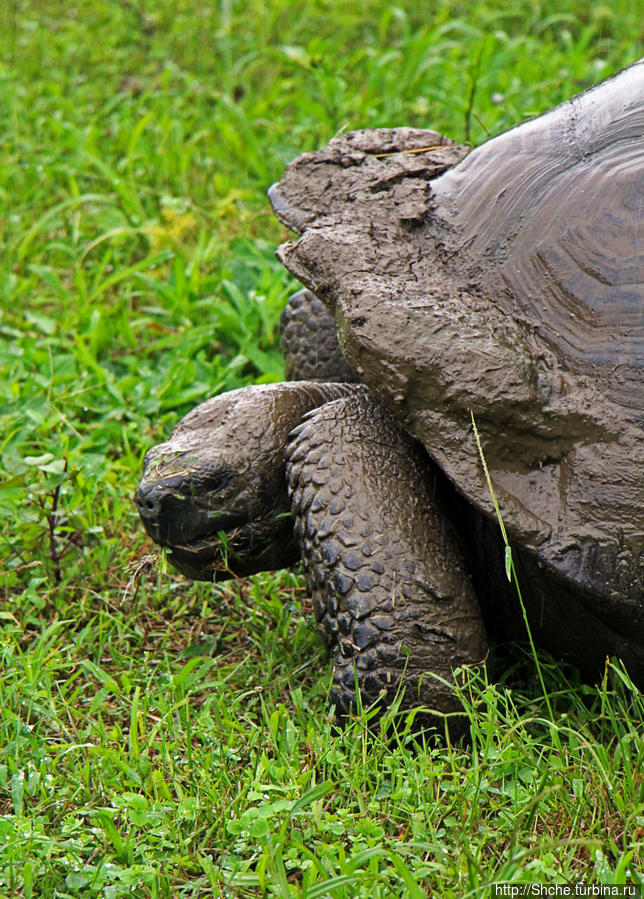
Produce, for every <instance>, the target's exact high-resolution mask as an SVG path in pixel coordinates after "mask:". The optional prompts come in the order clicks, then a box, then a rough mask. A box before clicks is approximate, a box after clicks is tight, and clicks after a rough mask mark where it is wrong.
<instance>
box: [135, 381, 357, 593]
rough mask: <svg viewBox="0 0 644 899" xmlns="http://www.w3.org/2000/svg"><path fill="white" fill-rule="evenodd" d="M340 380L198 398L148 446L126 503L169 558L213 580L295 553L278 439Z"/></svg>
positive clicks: (282, 563) (283, 562) (287, 561)
mask: <svg viewBox="0 0 644 899" xmlns="http://www.w3.org/2000/svg"><path fill="white" fill-rule="evenodd" d="M329 388H331V389H329ZM341 389H342V388H341V385H336V386H335V387H334V388H332V387H331V385H322V384H314V383H310V382H300V383H298V384H291V383H286V384H266V385H258V386H252V387H244V388H241V389H239V390H233V391H231V392H229V393H224V394H222V395H221V396H217V397H214V398H213V399H210V400H208V401H207V402H205V403H202V405H200V406H197V408H196V409H193V410H192V412H190V413H189V414H188V415H186V417H185V418H184V419H182V421H181V422H179V424H178V425H177V427H176V428H175V430H174V431H173V433H172V435H171V436H170V439H169V440H168V441H167V442H166V443H162V444H159V445H158V446H155V447H153V448H152V449H151V450H150V451H149V452H148V453H147V455H146V458H145V463H144V472H143V478H142V480H141V483H140V484H139V487H138V489H137V491H136V494H135V498H134V499H135V503H136V506H137V508H138V511H139V514H140V515H141V518H142V520H143V524H144V525H145V528H146V530H147V532H148V534H149V535H150V536H151V537H152V539H153V540H154V541H155V542H156V543H158V544H159V545H160V546H163V547H167V548H168V549H169V550H170V561H171V562H172V564H173V565H174V566H175V567H176V568H178V569H179V570H180V571H181V572H182V573H183V574H185V575H186V576H187V577H190V578H194V579H196V580H208V581H212V580H215V581H217V580H226V579H227V578H231V577H245V576H246V575H249V574H254V573H256V572H258V571H264V570H272V569H275V568H283V567H286V566H288V565H292V564H294V563H295V562H296V561H297V560H298V558H299V550H298V547H297V543H296V540H295V537H294V535H293V526H292V523H291V516H290V503H289V500H288V496H287V491H286V480H285V474H284V459H283V454H284V449H285V447H286V445H287V442H288V435H289V433H290V432H291V430H292V429H293V428H294V427H295V426H296V425H297V424H299V422H300V421H301V419H302V416H303V415H304V414H305V413H306V412H308V411H309V410H310V409H312V408H316V407H317V406H319V405H321V404H322V403H324V402H326V401H327V400H328V399H332V398H334V396H335V395H336V392H337V395H341V393H340V391H341Z"/></svg>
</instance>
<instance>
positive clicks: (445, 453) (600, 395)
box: [269, 61, 644, 670]
mask: <svg viewBox="0 0 644 899" xmlns="http://www.w3.org/2000/svg"><path fill="white" fill-rule="evenodd" d="M466 152H467V151H466V150H465V149H464V148H462V147H457V146H456V145H454V144H452V143H451V142H450V141H447V140H446V139H445V138H443V137H442V136H441V135H438V134H436V133H435V132H422V131H417V130H414V129H405V128H401V129H392V130H385V129H381V130H370V131H362V132H353V133H349V134H346V135H343V136H341V137H339V138H335V139H334V140H332V141H331V142H330V144H329V145H328V146H327V147H325V148H324V149H323V150H320V151H318V152H316V153H311V154H305V155H304V156H302V157H300V158H299V159H297V160H295V161H294V162H293V163H291V165H290V166H289V167H288V169H287V171H286V173H285V175H284V177H283V179H282V180H281V181H280V182H279V184H277V185H275V186H274V187H273V188H272V189H271V191H270V192H269V196H270V199H271V202H272V204H273V207H274V210H275V212H276V214H277V216H278V218H280V220H281V221H283V222H284V223H285V224H286V225H288V226H289V227H290V228H292V229H293V230H295V231H296V232H298V233H299V234H300V235H301V236H300V238H299V240H297V241H294V242H290V243H287V244H285V245H283V246H282V247H281V248H280V250H279V256H280V258H281V259H282V260H283V262H284V263H285V265H286V266H287V267H288V268H289V269H290V270H291V271H292V272H293V274H294V275H295V276H296V277H297V278H298V279H299V280H300V281H301V282H302V283H304V284H305V285H306V286H307V287H308V288H310V289H311V290H312V291H313V292H314V293H316V294H317V295H318V296H319V297H320V298H321V299H322V300H323V301H324V302H325V303H326V304H327V305H328V306H329V308H330V309H332V310H333V311H334V313H335V317H336V322H337V326H338V334H339V338H340V343H341V345H342V349H343V352H344V353H345V355H346V357H347V359H348V360H349V362H350V364H351V366H352V367H353V369H354V370H355V371H357V373H358V375H359V376H360V378H361V379H362V380H363V381H364V382H365V383H366V384H367V385H368V386H369V387H370V388H371V389H372V391H373V392H374V393H375V394H376V395H377V396H378V397H379V398H380V399H381V401H382V402H383V403H384V404H385V405H386V406H387V407H388V408H389V409H390V410H391V411H392V412H393V413H394V414H395V415H396V416H397V417H398V419H399V420H400V421H401V422H402V423H403V425H404V427H405V428H406V429H407V430H408V431H409V432H410V433H411V434H412V435H413V436H415V437H417V438H418V439H419V440H420V441H421V442H422V443H423V444H424V446H425V447H426V449H427V451H428V453H429V454H430V456H431V457H432V458H433V459H434V460H435V462H436V463H437V464H438V465H439V466H440V468H442V470H443V471H444V472H445V473H446V474H447V476H448V478H449V479H450V480H451V481H452V482H453V484H454V485H455V486H456V488H457V490H458V491H459V492H460V493H461V495H462V496H463V497H464V498H465V500H466V501H467V506H468V507H469V508H471V509H472V510H474V514H475V517H476V515H480V513H482V516H481V517H482V518H483V519H484V520H487V521H488V522H489V520H490V517H491V516H492V515H493V505H492V501H491V498H490V493H489V490H488V487H487V483H486V480H485V476H484V474H483V471H482V466H481V463H480V459H479V456H478V453H477V449H476V445H475V441H474V435H473V428H472V416H473V417H474V419H475V421H476V424H477V426H478V430H479V432H480V434H481V439H482V445H483V451H484V454H485V458H486V461H487V465H488V468H489V471H490V475H491V479H492V484H493V487H494V491H495V494H496V496H497V498H498V501H499V504H500V507H501V512H502V515H503V518H504V521H505V524H506V527H507V529H508V532H509V534H510V538H511V541H512V542H513V543H514V546H515V547H516V550H517V558H518V561H519V565H520V567H522V569H523V571H524V577H525V578H526V580H527V582H528V585H527V592H528V594H530V595H531V597H532V600H531V603H532V608H533V615H534V616H536V617H537V618H539V619H540V621H541V625H542V626H543V627H544V628H546V629H547V628H548V626H549V625H548V622H547V621H546V619H548V618H550V617H553V618H555V619H557V623H556V627H555V626H554V625H553V627H555V630H556V631H557V634H559V636H557V634H555V637H554V638H553V639H554V642H555V643H557V642H559V643H560V644H561V643H562V642H565V641H566V640H571V639H574V637H573V636H572V634H573V632H579V639H580V641H582V642H588V640H589V636H588V633H589V631H590V630H592V628H593V627H595V629H598V628H599V629H601V627H602V626H603V625H602V624H601V622H604V624H605V626H606V627H615V628H617V630H618V631H619V632H620V634H621V638H622V639H623V644H624V646H626V649H623V647H622V649H623V651H622V652H621V654H622V656H626V657H627V656H628V655H629V650H628V646H629V645H630V646H631V650H632V652H631V655H635V656H637V658H638V664H639V665H640V666H641V667H642V670H644V653H643V651H642V645H644V427H643V426H644V240H643V239H642V238H643V236H644V235H643V230H644V214H643V213H644V61H640V62H639V63H636V64H635V65H633V66H631V67H629V68H627V69H625V70H624V71H622V72H621V73H619V74H618V75H616V76H614V77H613V78H611V79H609V80H607V81H605V82H603V83H602V84H600V85H598V86H597V87H595V88H593V89H591V90H589V91H587V92H586V93H583V94H581V95H580V96H578V97H575V98H573V99H572V100H569V101H567V102H566V103H564V104H562V105H561V106H558V107H557V108H556V109H554V110H552V111H550V112H548V113H546V114H545V115H543V116H541V117H539V118H536V119H534V120H531V121H527V122H525V123H523V124H521V125H519V126H517V127H515V128H513V129H511V130H510V131H508V132H506V133H505V134H501V135H500V136H498V137H495V138H493V139H491V140H489V141H488V142H486V143H485V144H483V145H482V146H480V147H478V148H477V149H475V150H473V151H472V152H470V153H468V154H467V155H465V154H466ZM465 514H467V513H465ZM486 527H487V525H485V524H483V525H481V524H480V523H478V524H475V525H472V526H471V527H470V531H471V541H472V542H473V543H474V544H475V546H474V550H473V552H474V554H475V555H476V554H477V552H478V553H479V559H478V564H479V567H480V566H481V565H484V564H485V558H484V556H485V554H486V552H487V550H484V551H480V550H477V546H479V547H480V546H481V545H483V546H486V545H487V541H486V540H483V539H481V536H480V535H481V533H482V531H484V530H485V529H486ZM477 535H478V536H477ZM492 567H494V566H492ZM490 589H492V588H490ZM544 609H546V612H545V613H544ZM584 615H587V616H590V618H589V623H588V626H587V627H586V626H585V623H584ZM590 619H592V621H591V620H590ZM544 622H545V623H544ZM598 622H600V623H598ZM562 635H563V636H562ZM547 642H548V641H546V643H547ZM550 642H551V643H552V642H553V641H550ZM620 645H621V644H620Z"/></svg>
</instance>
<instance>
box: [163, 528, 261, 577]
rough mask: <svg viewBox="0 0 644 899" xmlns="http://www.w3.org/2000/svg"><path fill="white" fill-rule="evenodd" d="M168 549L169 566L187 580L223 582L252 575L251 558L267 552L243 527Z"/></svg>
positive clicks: (254, 569) (252, 562) (253, 569)
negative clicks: (187, 578)
mask: <svg viewBox="0 0 644 899" xmlns="http://www.w3.org/2000/svg"><path fill="white" fill-rule="evenodd" d="M167 549H168V551H169V557H170V562H171V563H172V565H173V566H174V567H175V568H177V569H178V570H179V571H180V572H181V573H182V574H184V575H185V576H186V577H189V578H192V579H193V580H200V581H223V580H227V579H229V578H235V577H245V576H246V575H247V574H249V573H250V574H252V573H254V572H255V571H256V570H257V569H256V566H255V564H254V559H256V558H257V557H258V556H261V555H262V554H263V553H264V552H265V551H266V546H265V545H262V544H259V543H258V542H257V541H253V540H252V539H251V535H249V534H247V533H245V529H244V528H235V529H234V530H232V531H228V532H226V533H224V532H222V531H219V532H217V533H216V534H209V535H208V536H201V537H196V538H195V539H194V540H188V541H185V542H182V543H173V544H172V545H170V546H168V547H167Z"/></svg>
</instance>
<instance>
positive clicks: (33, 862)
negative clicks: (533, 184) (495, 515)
mask: <svg viewBox="0 0 644 899" xmlns="http://www.w3.org/2000/svg"><path fill="white" fill-rule="evenodd" d="M642 21H644V17H643V16H642V9H641V4H638V3H633V2H630V0H629V2H626V0H614V2H612V3H611V4H594V5H593V6H592V7H591V6H590V5H589V4H585V3H582V2H580V0H557V3H554V2H549V0H517V2H516V3H515V4H514V5H512V6H503V7H502V6H501V5H500V4H495V3H492V2H482V0H475V2H472V3H468V4H465V3H458V2H447V0H437V2H435V3H434V4H432V5H431V6H429V5H427V6H426V5H421V4H412V3H410V2H406V0H405V2H401V3H399V4H398V5H397V6H392V5H391V4H389V3H385V2H383V0H362V2H360V3H358V4H355V5H353V6H347V5H346V4H344V3H340V2H337V0H325V2H322V0H316V2H314V3H312V4H309V5H307V9H306V15H302V7H301V4H296V3H295V2H294V0H272V2H269V3H267V2H258V0H248V2H246V3H245V4H240V3H236V2H234V0H221V3H219V4H209V5H208V4H198V3H195V2H194V0H175V2H172V3H170V2H169V0H158V2H156V3H155V4H151V3H146V2H145V0H121V2H105V0H102V2H101V0H94V2H92V3H89V2H87V0H77V2H75V3H74V4H69V3H63V2H61V0H48V2H47V3H43V2H38V0H7V2H6V3H5V4H4V5H3V7H2V10H1V11H0V25H1V31H0V233H1V240H2V246H3V254H2V258H1V259H0V330H1V332H2V342H1V343H0V372H1V378H0V394H1V397H0V421H1V427H0V468H1V477H2V483H1V484H0V500H1V502H2V513H3V514H2V518H3V522H2V531H1V533H0V540H1V542H0V558H1V559H2V567H1V575H0V577H1V584H2V600H1V604H0V652H1V654H2V667H1V669H0V813H1V817H0V896H6V897H14V896H15V897H25V899H30V897H36V896H42V897H69V896H72V897H76V896H83V897H85V896H87V897H91V896H101V897H103V896H104V897H107V899H116V897H121V896H136V897H188V896H190V897H193V896H195V897H202V896H203V897H206V896H217V897H219V896H229V897H244V896H262V895H265V896H276V897H291V896H294V897H302V899H304V897H307V899H313V897H338V899H340V897H356V896H358V897H360V896H364V897H391V896H412V897H417V896H426V895H432V896H433V895H441V896H446V897H449V896H454V897H463V896H481V897H483V896H488V895H490V894H491V887H490V885H491V884H493V883H495V882H517V883H538V882H541V883H549V884H557V883H566V882H574V881H577V880H582V881H583V882H585V883H592V884H611V883H624V882H636V883H639V882H641V880H642V877H643V874H642V871H643V868H644V861H643V857H644V781H643V778H642V773H641V771H642V767H643V765H642V762H643V759H644V743H643V741H642V736H641V722H642V715H643V701H642V696H641V694H640V692H639V691H638V690H637V689H636V688H635V687H634V686H633V685H632V684H631V683H630V681H629V680H628V676H627V675H626V674H625V673H624V672H623V670H622V669H621V668H620V667H619V665H618V664H617V663H611V664H610V665H609V666H608V667H607V670H606V676H605V678H604V680H603V681H602V682H601V683H600V684H598V685H585V684H582V683H581V682H580V681H579V678H578V676H577V674H576V672H575V671H574V670H568V669H563V668H562V667H561V666H559V665H558V664H556V663H555V662H553V661H551V660H548V659H547V658H544V657H542V658H541V659H540V663H541V671H542V674H543V677H544V683H545V687H546V690H547V696H548V702H549V704H550V707H551V709H552V714H551V713H550V712H549V710H548V703H547V702H546V701H545V699H544V695H543V691H542V689H541V686H540V685H539V681H538V678H537V672H536V668H535V665H534V662H533V661H532V660H531V659H530V658H529V657H526V659H525V662H524V663H522V664H521V665H520V666H519V670H515V671H514V672H510V673H509V674H508V675H507V676H506V677H505V678H504V679H503V680H502V681H501V682H500V683H498V684H491V683H486V682H475V681H473V680H472V681H467V680H464V681H463V683H462V684H461V685H460V686H459V690H460V691H461V693H462V696H463V701H464V703H465V705H466V708H467V709H468V714H469V716H470V721H471V733H472V740H471V744H469V745H447V746H446V745H441V744H433V743H427V744H425V745H420V746H419V745H418V744H417V743H416V742H414V740H413V738H412V736H411V734H410V731H409V728H410V725H411V721H407V722H405V721H403V722H402V723H401V724H399V725H398V727H397V731H396V734H395V735H394V736H391V735H390V734H389V735H387V732H386V730H385V728H386V727H387V726H388V725H389V724H390V723H391V722H390V721H389V720H385V721H384V722H382V723H379V724H378V725H376V726H375V727H374V728H372V729H371V730H369V729H368V727H367V724H368V720H369V716H370V713H369V710H365V711H364V712H363V713H362V714H361V715H359V716H357V717H356V718H355V720H353V721H352V722H351V724H350V725H349V727H348V728H347V729H346V730H345V731H344V732H342V733H338V732H337V731H336V730H335V729H334V728H333V725H332V721H331V720H330V718H329V716H328V714H327V711H326V695H327V690H328V686H329V672H328V667H327V664H326V661H325V659H324V658H323V655H322V653H321V651H320V650H319V648H318V646H317V643H316V638H315V635H314V633H313V629H312V628H311V625H310V618H311V615H310V608H309V606H308V600H307V597H306V595H305V593H304V591H303V588H302V585H301V581H300V579H299V577H298V575H297V574H296V573H288V572H281V573H278V574H275V575H266V576H264V577H261V578H260V577H257V578H253V579H251V580H249V581H247V582H242V583H234V584H227V585H226V584H225V585H222V586H221V587H217V588H214V587H211V586H208V585H204V584H191V583H189V582H187V581H184V580H182V579H181V578H180V577H178V576H175V575H174V574H173V573H172V572H171V571H169V570H167V569H166V566H165V562H164V560H163V558H160V557H158V556H157V554H156V552H155V550H154V549H153V547H152V545H151V544H150V543H149V542H148V541H146V539H145V538H144V535H143V533H142V529H141V527H140V526H139V524H138V522H137V516H136V513H135V511H134V508H133V505H132V502H131V496H132V493H133V490H134V487H135V485H136V482H137V478H138V473H139V471H140V468H141V462H142V457H143V454H144V452H145V450H146V449H147V448H148V447H149V446H150V445H151V444H153V443H154V442H157V441H158V440H159V439H161V438H163V436H164V435H166V434H167V433H168V431H169V430H170V428H171V427H172V424H173V423H174V422H175V421H176V420H177V419H178V417H179V416H180V415H182V414H183V413H185V412H186V411H187V410H188V409H189V408H190V407H191V406H192V405H194V404H196V403H197V402H199V401H200V400H202V399H205V398H206V397H208V396H210V395H212V394H214V393H217V392H220V391H221V390H225V389H229V388H232V387H237V386H240V385H243V384H246V383H249V382H252V381H258V380H265V381H272V380H279V379H280V377H281V376H282V363H281V360H280V356H279V351H278V346H277V320H278V317H279V311H280V309H281V307H282V305H283V304H284V302H285V299H286V297H287V296H288V293H289V291H291V290H292V289H293V287H294V285H293V283H292V281H291V280H290V279H289V277H288V276H287V274H286V273H285V272H284V271H283V270H282V269H281V267H280V266H279V265H278V264H277V262H276V261H275V259H274V257H273V251H274V247H275V246H276V244H277V243H278V242H279V241H280V240H281V239H283V237H284V236H285V235H284V232H283V229H282V228H281V227H280V226H279V225H278V224H277V223H276V222H275V221H274V219H273V218H272V217H271V215H270V213H269V211H268V208H267V203H266V200H265V198H264V192H265V190H266V188H267V187H268V185H269V184H270V183H271V182H272V181H274V180H276V179H277V178H278V177H279V176H280V173H281V171H282V170H283V167H284V165H285V163H286V162H287V161H288V160H290V159H291V158H292V157H293V156H295V155H296V154H297V153H299V152H302V151H304V150H309V149H313V148H314V147H317V146H319V145H321V144H323V143H324V142H325V141H326V140H328V139H329V138H330V137H331V136H332V135H333V134H334V133H336V132H337V131H338V130H339V129H340V128H344V127H363V126H379V125H384V126H387V125H395V124H409V125H414V126H428V127H434V128H437V129H438V130H441V131H443V132H445V133H446V134H449V135H450V136H452V137H455V138H457V139H460V140H464V139H469V140H470V141H471V142H472V143H477V142H480V141H481V140H483V139H484V138H485V137H486V136H487V135H488V134H494V133H496V132H498V131H499V130H502V129H503V128H505V127H508V126H509V125H511V124H513V123H515V122H517V121H520V120H521V118H522V117H524V116H526V115H531V114H534V113H538V112H540V111H542V110H544V109H546V108H547V107H548V106H550V105H552V104H554V103H556V102H558V101H560V100H562V99H564V98H565V97H568V96H569V95H571V94H572V93H574V92H576V91H577V90H579V89H580V88H582V87H583V86H585V85H588V84H591V83H594V82H595V81H597V80H599V79H600V78H602V77H604V76H606V75H608V74H610V73H612V72H614V71H616V70H617V69H619V68H620V67H621V66H623V65H625V64H627V63H628V62H631V61H633V60H634V59H635V58H637V56H638V55H639V50H638V48H641V40H642V37H643V36H644V35H643V33H642ZM475 451H476V448H475V447H474V446H473V452H475ZM553 735H556V739H554V738H553Z"/></svg>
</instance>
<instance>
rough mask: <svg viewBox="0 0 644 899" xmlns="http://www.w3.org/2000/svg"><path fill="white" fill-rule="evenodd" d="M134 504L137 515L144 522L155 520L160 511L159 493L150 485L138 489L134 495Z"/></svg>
mask: <svg viewBox="0 0 644 899" xmlns="http://www.w3.org/2000/svg"><path fill="white" fill-rule="evenodd" d="M134 502H135V504H136V508H137V509H138V511H139V515H140V516H141V518H142V519H143V520H144V521H151V520H156V519H157V518H158V516H159V512H160V509H161V492H160V491H158V490H156V489H155V488H154V487H153V486H152V485H144V486H141V487H139V488H138V490H137V491H136V493H135V494H134Z"/></svg>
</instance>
